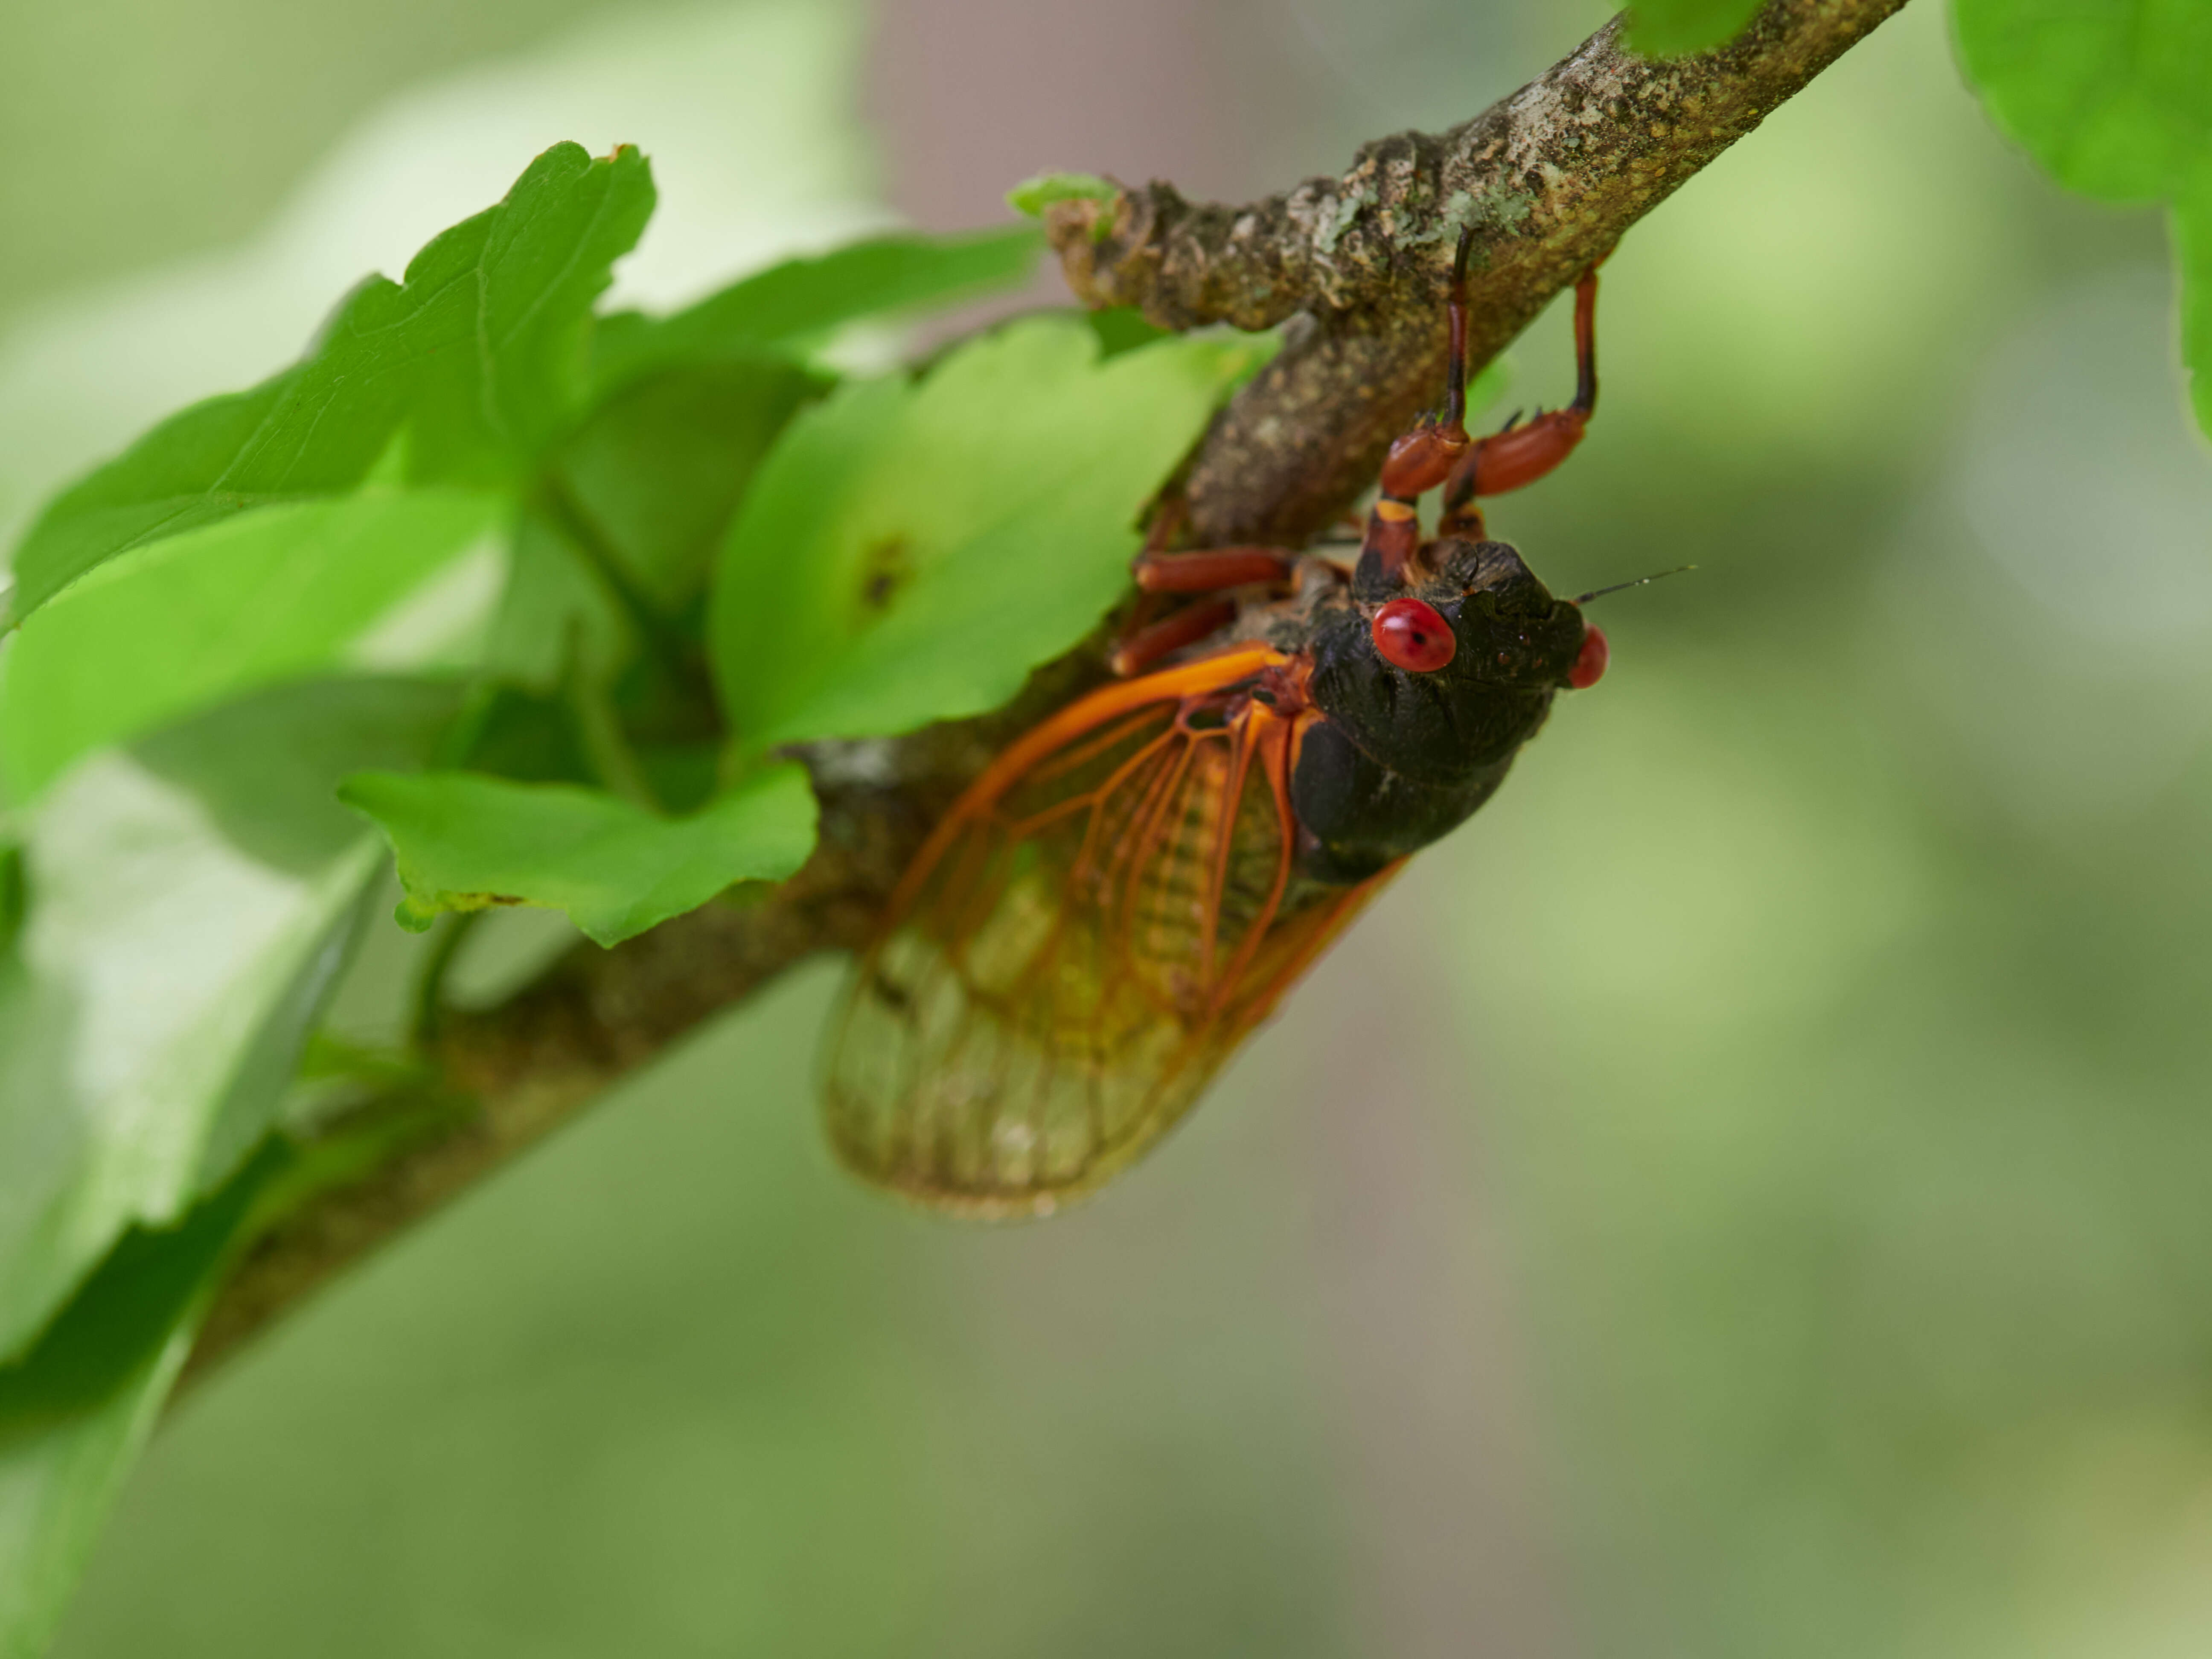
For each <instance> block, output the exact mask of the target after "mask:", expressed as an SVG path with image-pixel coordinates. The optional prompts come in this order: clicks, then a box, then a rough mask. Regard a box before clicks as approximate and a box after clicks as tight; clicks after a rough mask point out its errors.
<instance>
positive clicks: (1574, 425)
mask: <svg viewBox="0 0 2212 1659" xmlns="http://www.w3.org/2000/svg"><path fill="white" fill-rule="evenodd" d="M1596 408H1597V268H1596V267H1595V265H1593V266H1592V267H1591V268H1590V269H1589V270H1586V271H1584V272H1583V276H1582V280H1581V281H1580V282H1578V283H1576V284H1575V400H1574V402H1572V403H1571V404H1568V405H1567V406H1566V407H1565V409H1555V410H1551V411H1550V412H1549V413H1548V414H1547V413H1546V412H1544V411H1542V410H1538V411H1537V415H1536V418H1535V419H1534V420H1533V421H1530V422H1528V423H1527V424H1526V425H1516V423H1515V422H1516V421H1517V420H1518V419H1519V417H1518V416H1516V417H1515V419H1514V420H1513V421H1508V422H1506V423H1505V426H1504V430H1502V431H1498V432H1493V433H1492V434H1491V435H1490V436H1488V437H1487V438H1484V439H1482V440H1480V441H1478V442H1477V443H1476V444H1475V445H1474V447H1472V448H1470V449H1469V450H1468V453H1467V455H1466V457H1465V459H1462V460H1461V461H1460V462H1459V464H1458V465H1456V466H1455V467H1454V468H1453V469H1452V473H1451V477H1449V479H1447V480H1446V481H1445V483H1444V511H1443V520H1441V521H1440V522H1439V523H1438V524H1437V533H1438V534H1440V535H1446V536H1465V537H1468V538H1469V539H1471V540H1480V538H1481V536H1482V529H1483V526H1482V509H1481V508H1480V507H1477V506H1476V505H1475V504H1474V498H1475V497H1476V496H1478V495H1504V493H1505V492H1506V491H1507V490H1509V489H1520V488H1521V487H1522V485H1523V484H1532V483H1535V482H1536V480H1537V479H1539V478H1541V477H1543V476H1544V475H1545V474H1546V473H1547V472H1549V471H1551V470H1552V469H1553V467H1555V466H1557V465H1559V463H1560V462H1561V461H1564V460H1565V459H1567V457H1568V456H1569V455H1571V454H1572V453H1574V449H1575V446H1576V445H1577V444H1578V443H1580V442H1581V441H1583V428H1584V427H1586V426H1588V425H1589V418H1590V416H1591V414H1592V413H1593V412H1595V410H1596Z"/></svg>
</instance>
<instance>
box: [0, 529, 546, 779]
mask: <svg viewBox="0 0 2212 1659" xmlns="http://www.w3.org/2000/svg"><path fill="white" fill-rule="evenodd" d="M505 511H506V507H505V504H504V503H503V502H502V501H501V499H500V498H499V497H497V496H495V495H483V494H480V493H475V492H466V491H460V490H450V489H420V490H381V489H372V490H370V491H368V492H367V493H364V494H362V495H354V496H349V497H346V498H344V499H342V500H338V501H297V502H289V503H286V504H284V505H282V506H276V507H262V508H259V509H258V510H257V511H254V512H252V513H243V514H241V515H240V516H239V517H236V518H234V519H230V520H226V521H224V522H222V523H221V524H215V525H209V526H205V527H204V528H202V529H199V530H196V531H192V532H188V533H186V534H185V535H181V536H173V537H170V538H167V540H164V541H161V542H156V543H155V544H152V545H151V546H149V547H143V548H140V549H138V550H135V551H133V552H131V553H130V554H128V555H126V556H124V557H122V558H119V559H116V560H114V561H112V562H110V563H108V564H106V565H105V566H103V567H101V568H100V569H99V570H98V571H95V572H94V573H93V574H91V575H90V576H88V577H87V578H86V579H85V580H82V581H81V582H78V583H77V584H76V585H75V586H72V587H71V588H70V590H69V591H68V592H65V593H64V594H63V595H62V596H61V597H60V598H59V599H56V600H55V601H54V602H53V603H52V605H47V606H46V608H45V609H44V610H42V611H40V613H39V614H38V615H37V616H35V617H32V618H31V619H30V620H29V621H28V622H27V623H26V624H25V625H24V627H23V629H22V630H21V633H20V634H19V635H17V636H16V638H15V641H14V644H13V645H12V647H10V649H9V655H8V658H7V661H6V664H5V669H4V673H5V685H6V695H5V701H4V702H0V745H4V754H5V758H6V775H7V781H8V787H9V791H10V793H12V795H13V797H14V798H15V799H16V800H18V801H27V800H29V799H32V798H33V796H35V795H36V794H37V793H39V792H40V790H41V789H43V788H44V787H46V784H47V783H48V782H50V781H52V779H53V778H55V777H56V776H58V775H59V774H60V773H61V771H62V770H63V769H64V768H65V767H66V766H67V765H68V764H69V763H70V762H71V761H73V760H75V759H76V757H78V756H80V755H82V754H84V753H86V752H87V751H88V750H93V749H97V748H100V747H102V746H103V745H106V744H112V743H115V742H118V741H120V740H122V739H125V738H131V737H135V736H137V734H138V733H140V732H146V731H150V730H152V729H153V728H154V727H155V726H160V725H162V724H164V723H165V722H167V721H168V720H173V719H176V718H178V717H179V716H180V715H183V714H189V713H191V712H192V711H194V710H197V709H199V708H208V707H211V706H212V705H214V704H216V703H217V702H222V701H223V700H224V699H226V698H228V697H233V696H237V695H239V694H240V693H241V692H243V691H246V690H251V689H252V688H254V687H256V686H260V685H266V684H274V683H276V682H277V681H280V680H284V679H293V678H304V677H306V676H307V675H311V674H314V673H319V672H328V671H337V670H340V669H343V668H347V667H354V668H362V669H380V670H396V669H409V668H422V667H426V666H430V665H437V664H440V663H446V662H459V661H463V660H473V659H474V657H475V656H476V654H477V647H480V644H481V641H482V636H483V632H484V630H485V629H486V627H487V625H488V623H489V617H490V614H491V611H492V607H493V605H495V603H496V601H497V599H498V597H499V593H500V591H501V583H502V581H503V580H504V577H505V574H506V570H507V550H506V545H505V538H504V536H503V535H502V534H501V519H502V518H503V516H504V514H505Z"/></svg>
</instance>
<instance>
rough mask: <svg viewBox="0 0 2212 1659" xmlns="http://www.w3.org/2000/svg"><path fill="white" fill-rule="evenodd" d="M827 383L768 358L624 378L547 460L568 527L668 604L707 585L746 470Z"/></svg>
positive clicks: (747, 478) (684, 600) (749, 472)
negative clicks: (715, 551)
mask: <svg viewBox="0 0 2212 1659" xmlns="http://www.w3.org/2000/svg"><path fill="white" fill-rule="evenodd" d="M829 384H830V383H829V380H827V379H826V378H825V377H823V376H822V375H819V374H815V373H813V372H812V371H811V370H808V369H806V368H802V367H800V366H799V365H797V364H795V363H792V362H778V361H773V360H758V359H757V360H752V361H744V360H738V361H734V362H717V363H699V364H690V365H684V366H681V367H678V368H670V369H665V370H662V371H659V372H658V373H654V374H647V375H646V376H644V377H643V378H641V379H639V380H635V381H633V382H631V383H630V384H629V385H626V386H623V388H622V389H621V390H619V391H617V392H615V393H614V394H613V395H612V396H611V397H610V398H607V400H606V401H605V402H604V403H602V404H599V407H597V408H596V409H594V410H592V413H591V415H590V416H588V417H587V418H586V420H585V421H584V422H583V423H582V424H581V425H580V427H578V428H577V429H576V430H575V431H574V433H572V434H571V435H569V436H568V437H567V438H565V439H563V440H562V441H561V442H560V443H558V444H557V445H556V446H555V447H554V448H553V450H552V451H551V453H550V455H549V457H548V459H547V482H548V487H549V488H550V489H554V490H556V491H558V492H559V494H560V496H561V504H562V507H564V508H565V509H566V511H565V513H564V514H563V516H564V518H566V519H567V520H568V527H569V528H570V529H572V530H573V531H574V532H575V533H577V534H579V535H581V536H584V537H587V538H591V539H592V540H593V541H594V542H596V543H597V544H599V546H601V547H602V548H603V549H604V550H605V555H606V556H607V557H608V558H609V559H610V560H611V561H612V562H614V563H615V564H616V565H617V567H618V568H619V569H620V571H621V573H622V574H623V576H624V577H626V578H627V579H628V580H629V581H631V582H633V583H635V585H636V586H637V587H638V588H639V589H640V590H641V592H642V593H643V594H644V595H645V596H646V597H647V599H649V600H650V601H651V602H653V603H654V604H656V605H659V606H660V607H661V608H662V609H663V610H665V611H671V612H672V611H675V610H677V609H678V608H679V607H681V606H683V605H685V604H688V603H689V602H690V600H692V599H696V597H697V596H698V594H699V593H700V592H701V591H702V590H703V589H704V587H705V586H706V582H707V573H708V568H710V567H711V566H712V565H713V563H714V550H715V548H716V547H718V546H719V545H720V543H721V538H722V535H723V532H725V531H726V530H727V528H728V527H729V523H730V519H731V516H732V514H733V513H735V512H736V511H737V507H738V501H740V500H741V499H743V497H744V492H745V489H746V486H747V485H749V484H750V483H751V482H752V476H753V470H754V468H756V467H757V466H758V465H760V461H761V458H762V457H763V456H764V455H765V454H767V453H768V450H769V445H770V444H772V443H774V442H775V437H776V435H777V434H778V433H780V432H781V431H782V429H783V427H784V424H785V422H787V421H789V420H790V418H791V416H792V415H793V413H794V412H795V411H796V410H798V409H799V407H800V405H801V404H805V403H808V402H811V401H812V400H813V399H814V398H818V397H820V396H821V395H822V393H823V392H825V391H827V390H828V389H829Z"/></svg>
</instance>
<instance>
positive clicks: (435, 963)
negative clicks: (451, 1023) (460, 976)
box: [407, 910, 484, 1054]
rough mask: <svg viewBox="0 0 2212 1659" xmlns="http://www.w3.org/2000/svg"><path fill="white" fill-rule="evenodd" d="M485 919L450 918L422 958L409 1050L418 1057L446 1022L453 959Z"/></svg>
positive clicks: (478, 914)
mask: <svg viewBox="0 0 2212 1659" xmlns="http://www.w3.org/2000/svg"><path fill="white" fill-rule="evenodd" d="M483 916H484V913H483V911H481V910H462V911H459V912H456V913H455V914H454V915H449V916H447V918H446V920H445V921H444V922H443V923H442V924H441V926H440V927H439V930H438V936H437V938H436V939H433V940H432V941H431V943H430V950H429V954H428V955H427V956H425V957H423V958H422V969H421V971H420V972H418V973H417V974H416V976H415V994H414V997H413V999H412V1005H413V1012H411V1014H410V1016H409V1018H408V1022H407V1039H408V1047H409V1048H410V1049H412V1050H413V1051H414V1052H416V1053H417V1054H420V1053H422V1051H423V1050H424V1049H426V1048H428V1047H429V1046H430V1045H431V1044H432V1043H433V1042H436V1040H437V1037H438V1028H439V1026H440V1024H441V1023H442V1021H443V1019H444V1018H445V988H446V980H447V975H449V974H450V973H451V972H452V969H453V958H454V957H457V956H459V954H460V949H461V946H462V945H465V944H466V943H467V942H468V937H469V935H470V934H471V933H474V932H475V931H476V927H477V923H478V922H479V921H483Z"/></svg>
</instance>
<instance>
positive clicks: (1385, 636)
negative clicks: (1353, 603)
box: [1374, 599, 1459, 674]
mask: <svg viewBox="0 0 2212 1659" xmlns="http://www.w3.org/2000/svg"><path fill="white" fill-rule="evenodd" d="M1374 633H1375V648H1376V650H1377V651H1380V652H1381V653H1383V661H1385V662H1387V663H1391V664H1394V665H1396V666H1397V667H1400V668H1402V669H1404V670H1405V671H1407V673H1409V674H1433V673H1435V672H1436V671H1437V670H1438V669H1439V668H1442V667H1443V665H1445V664H1446V663H1448V662H1449V661H1450V660H1451V659H1452V653H1453V652H1455V651H1456V650H1458V649H1459V641H1457V640H1455V639H1454V638H1453V637H1452V631H1451V625H1450V624H1449V623H1447V622H1445V621H1444V619H1443V617H1441V616H1439V615H1437V608H1436V606H1434V605H1425V604H1423V603H1422V602H1421V601H1420V600H1419V599H1393V600H1391V601H1390V603H1389V604H1388V605H1384V606H1383V608H1382V609H1381V610H1380V611H1376V613H1375V625H1374Z"/></svg>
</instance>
